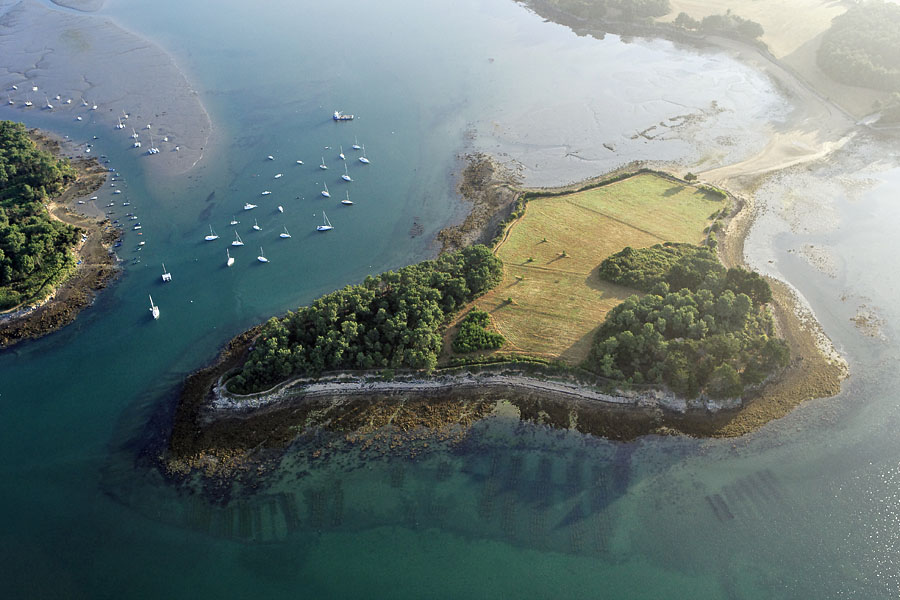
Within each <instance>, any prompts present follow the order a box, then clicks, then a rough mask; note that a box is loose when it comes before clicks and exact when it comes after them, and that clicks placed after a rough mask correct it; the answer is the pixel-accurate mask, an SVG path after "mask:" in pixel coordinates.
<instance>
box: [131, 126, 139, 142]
mask: <svg viewBox="0 0 900 600" xmlns="http://www.w3.org/2000/svg"><path fill="white" fill-rule="evenodd" d="M139 137H141V136H140V134H139V133H138V132H137V131H135V130H134V127H132V128H131V138H132V139H135V140H136V139H138V138H139Z"/></svg>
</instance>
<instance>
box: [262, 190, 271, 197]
mask: <svg viewBox="0 0 900 600" xmlns="http://www.w3.org/2000/svg"><path fill="white" fill-rule="evenodd" d="M271 193H272V192H270V191H269V190H265V191H264V192H263V193H262V194H260V196H268V195H270V194H271Z"/></svg>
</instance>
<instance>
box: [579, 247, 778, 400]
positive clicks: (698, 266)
mask: <svg viewBox="0 0 900 600" xmlns="http://www.w3.org/2000/svg"><path fill="white" fill-rule="evenodd" d="M600 272H601V276H603V277H607V278H609V279H610V280H612V281H615V282H616V283H622V284H625V285H630V286H632V287H635V288H637V289H641V290H647V291H649V292H650V293H649V294H647V295H645V296H643V297H641V298H639V297H637V296H632V297H630V298H628V299H627V300H626V301H625V302H623V303H622V304H620V305H618V306H616V307H615V308H614V309H613V310H611V311H610V312H609V314H608V315H607V318H606V320H605V321H604V323H603V324H602V325H601V327H600V329H599V330H598V332H597V335H596V337H595V339H594V345H593V347H592V349H591V354H590V357H589V358H588V361H587V365H586V366H587V367H588V368H590V369H592V370H594V371H596V372H598V373H600V374H601V375H603V376H605V377H610V378H613V379H620V380H627V381H631V382H634V383H663V384H665V385H667V386H668V387H669V388H670V389H671V390H672V391H674V392H675V393H677V394H679V395H681V396H684V397H687V398H693V397H696V396H697V395H698V394H699V393H701V392H705V393H706V394H708V395H709V396H711V397H714V398H730V397H737V396H740V395H741V393H742V391H743V390H744V388H745V387H746V386H748V385H754V384H758V383H760V382H761V381H763V380H764V379H765V377H766V376H767V375H768V374H770V373H771V372H773V371H774V370H776V369H778V368H781V367H783V366H785V365H786V364H787V361H788V349H787V346H786V344H785V343H784V342H783V341H782V340H779V339H776V338H775V337H773V335H774V325H773V322H772V317H771V314H770V312H769V311H768V309H767V308H766V307H765V306H764V303H765V302H768V301H769V300H770V299H771V290H770V289H769V286H768V284H767V283H766V282H765V280H763V279H762V278H760V277H759V276H758V275H756V274H755V273H751V272H748V271H745V270H743V269H728V270H727V271H726V270H725V268H724V267H723V266H722V265H721V264H719V263H718V261H717V260H716V259H715V256H714V255H713V254H712V253H711V252H709V250H707V249H705V248H696V247H694V248H692V247H691V246H689V245H686V244H668V245H657V246H654V247H652V248H646V249H641V250H634V249H631V248H626V249H625V250H623V251H622V252H620V253H618V254H617V255H615V256H613V257H610V258H608V259H607V260H606V261H604V263H603V265H602V266H601V270H600ZM671 290H678V291H671Z"/></svg>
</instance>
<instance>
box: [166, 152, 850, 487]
mask: <svg viewBox="0 0 900 600" xmlns="http://www.w3.org/2000/svg"><path fill="white" fill-rule="evenodd" d="M696 179H697V178H696V176H693V175H692V174H689V175H687V176H685V177H683V178H682V177H678V176H676V175H674V174H671V173H664V172H660V171H653V170H650V169H636V170H623V171H621V172H617V173H614V174H611V175H608V176H605V177H602V178H598V179H596V180H593V181H590V182H585V183H583V184H580V185H576V186H567V187H565V188H561V189H552V190H551V189H523V188H518V187H516V184H515V182H513V181H511V180H510V177H509V174H508V173H506V172H505V171H504V169H503V168H502V167H501V166H499V165H497V164H496V163H494V161H493V160H491V159H490V158H489V157H486V156H482V155H478V156H473V157H470V161H469V164H468V166H467V167H466V169H465V172H464V173H463V176H462V182H461V185H460V188H461V189H462V190H464V191H466V193H467V195H468V197H469V198H470V199H472V200H473V205H472V210H471V212H470V215H469V218H468V219H467V220H466V221H465V222H464V223H462V224H460V225H458V226H455V227H452V228H448V229H447V230H445V231H444V232H442V234H441V235H440V236H439V239H440V240H442V241H443V243H444V250H443V252H442V253H441V254H440V255H439V256H438V257H437V258H435V259H433V260H428V261H424V262H422V263H418V264H415V265H411V266H408V267H404V268H402V269H400V270H398V271H396V272H387V273H382V274H381V275H378V276H377V277H367V278H366V280H365V281H363V282H362V283H361V284H359V285H350V286H347V287H345V288H343V289H341V290H338V291H335V292H332V293H330V294H327V295H325V296H323V297H321V298H319V299H317V300H315V301H314V302H313V303H312V304H311V305H310V306H307V307H301V308H299V309H297V310H296V311H292V312H289V313H288V314H286V315H284V316H282V317H273V318H271V319H270V320H269V321H267V322H266V323H263V324H261V325H259V326H257V327H255V328H253V329H251V330H250V331H247V332H245V333H243V334H241V335H239V336H237V337H236V338H235V339H233V340H232V341H231V343H229V345H228V346H227V348H226V350H225V351H224V352H223V353H222V354H221V355H220V357H219V358H218V360H217V361H216V362H215V363H214V364H213V365H211V366H210V367H208V368H207V369H204V370H202V371H199V372H197V373H195V374H194V375H192V376H191V377H190V378H189V379H188V380H187V382H186V384H185V387H184V389H183V391H182V394H181V400H180V402H179V405H178V407H177V409H176V414H175V418H174V426H173V433H172V436H171V439H170V442H169V447H168V452H167V453H166V456H165V457H164V459H163V461H164V464H165V468H166V470H167V471H169V473H172V474H176V475H177V474H186V473H190V472H192V471H193V470H196V469H203V470H205V471H207V472H210V473H215V474H219V475H222V474H229V473H232V472H233V471H232V470H233V469H234V468H237V467H236V465H240V464H243V461H244V460H248V459H249V457H250V455H252V454H254V453H258V451H259V449H260V448H261V447H266V448H272V447H282V446H284V445H287V444H289V443H290V441H291V440H292V439H293V438H294V437H295V436H297V435H299V434H300V433H301V432H303V431H306V430H309V429H311V428H317V427H323V428H326V429H330V430H332V431H338V432H345V433H346V434H347V435H348V436H351V437H353V436H360V435H361V433H360V432H363V431H364V432H369V433H371V432H372V431H374V429H375V428H377V426H385V425H393V426H395V427H396V426H398V425H400V424H402V427H404V428H405V429H408V430H415V429H417V428H423V427H424V428H429V429H432V430H436V431H445V432H446V431H447V430H448V428H450V429H453V428H458V427H462V428H465V427H467V426H469V425H471V424H472V423H473V422H475V421H477V420H478V419H480V418H484V417H486V416H488V415H490V414H495V413H496V411H498V410H503V409H502V407H503V406H507V407H513V410H514V412H516V413H517V414H518V415H519V416H520V418H522V419H525V420H530V421H535V422H541V423H546V424H549V425H552V426H555V427H560V428H571V429H576V430H578V431H581V432H584V433H591V434H596V435H603V436H606V437H609V438H612V439H632V438H634V437H635V436H638V435H643V434H648V433H657V434H672V433H676V432H677V433H684V434H689V435H696V436H717V437H718V436H735V435H742V434H744V433H746V432H748V431H752V430H753V429H755V428H757V427H759V426H761V425H762V424H764V423H766V422H768V421H769V420H771V419H773V418H778V417H780V416H783V415H784V414H786V413H787V412H788V411H790V410H791V409H792V408H793V407H795V406H796V405H797V404H799V403H800V402H802V401H803V400H807V399H810V398H814V397H821V396H828V395H833V394H835V393H837V392H838V391H839V390H840V381H841V379H842V378H843V377H844V376H845V372H844V370H843V368H842V366H841V365H840V364H838V363H836V362H829V360H828V359H827V358H826V357H824V356H823V355H822V353H821V352H819V350H818V348H817V346H816V341H815V335H814V332H812V331H810V330H808V329H805V328H804V327H802V326H801V325H800V324H799V323H798V322H797V319H796V316H795V315H794V313H793V311H792V309H791V306H792V305H791V304H790V302H789V301H786V297H785V296H783V295H780V294H779V293H777V288H776V293H773V287H772V286H771V285H770V283H769V281H767V280H766V279H764V278H762V277H760V276H759V275H757V274H756V273H753V272H751V271H748V270H746V269H745V268H743V267H742V266H741V265H726V264H724V263H723V261H722V256H721V255H720V254H719V249H720V248H722V247H724V246H726V245H727V244H729V243H731V242H730V240H728V236H724V237H722V236H721V234H722V233H723V232H724V231H725V230H726V229H728V226H729V225H730V224H731V223H732V222H733V221H734V220H735V218H736V217H737V216H738V215H740V214H741V212H742V206H743V203H742V202H741V201H740V199H738V198H737V197H735V196H732V195H731V194H729V193H728V192H726V191H725V190H722V189H720V188H717V187H715V186H711V185H708V184H704V183H701V182H698V181H696ZM738 235H740V232H739V233H738ZM484 241H487V245H486V244H484V243H475V242H484ZM457 246H460V247H457ZM363 437H364V436H363ZM360 439H362V438H360Z"/></svg>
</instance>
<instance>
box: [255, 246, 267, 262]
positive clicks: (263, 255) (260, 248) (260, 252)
mask: <svg viewBox="0 0 900 600" xmlns="http://www.w3.org/2000/svg"><path fill="white" fill-rule="evenodd" d="M256 260H258V261H259V262H261V263H267V262H269V259H268V258H266V255H265V254H263V251H262V246H260V247H259V256H257V257H256Z"/></svg>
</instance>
